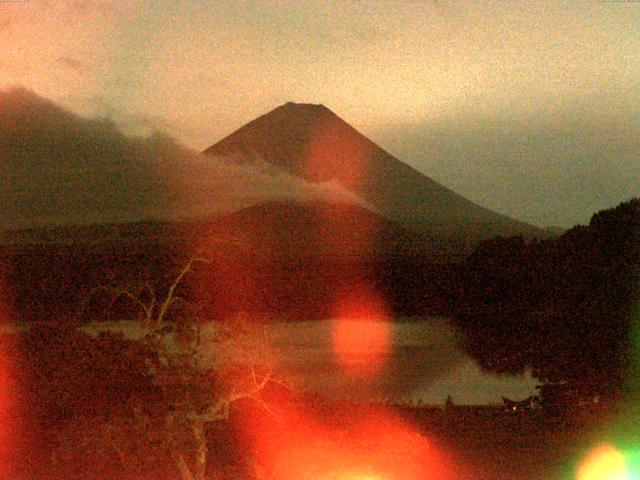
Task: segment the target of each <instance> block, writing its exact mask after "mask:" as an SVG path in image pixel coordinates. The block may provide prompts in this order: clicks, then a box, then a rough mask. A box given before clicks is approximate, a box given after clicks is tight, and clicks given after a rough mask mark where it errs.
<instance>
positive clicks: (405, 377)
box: [89, 317, 537, 404]
mask: <svg viewBox="0 0 640 480" xmlns="http://www.w3.org/2000/svg"><path fill="white" fill-rule="evenodd" d="M356 322H357V321H356ZM389 325H390V331H391V334H390V337H391V349H390V353H389V352H388V351H387V350H386V348H384V349H382V350H376V349H375V348H371V349H356V350H352V351H350V352H347V353H348V355H347V356H342V358H343V359H344V358H348V361H350V362H354V363H366V362H370V363H372V364H379V365H381V368H380V370H379V371H378V372H377V374H376V376H375V378H370V379H367V381H366V382H363V381H361V380H362V379H360V378H358V377H355V378H354V377H352V376H349V375H346V374H345V371H344V369H343V368H341V366H340V364H339V363H338V362H337V361H336V358H335V356H334V353H333V352H334V345H333V344H332V328H333V326H334V322H333V321H332V320H322V321H308V322H295V323H294V322H275V323H273V324H271V325H270V326H269V328H268V330H269V337H270V342H271V344H272V347H273V352H274V355H275V356H276V358H275V362H276V364H278V365H279V366H280V368H281V369H282V370H283V371H284V372H286V374H287V375H288V376H289V378H290V379H291V382H292V383H293V384H294V385H298V386H300V387H301V388H304V389H305V390H309V391H311V392H314V393H317V394H321V395H327V396H331V397H337V398H340V399H349V400H368V399H370V400H375V401H392V402H409V403H414V404H415V403H423V404H443V403H444V401H445V399H446V398H447V396H448V395H451V397H452V398H453V400H454V402H456V403H469V404H485V403H493V402H500V401H501V397H502V396H505V397H509V398H514V399H519V398H526V397H528V396H529V395H533V394H536V393H537V392H536V390H535V388H534V387H535V385H536V384H537V382H536V381H535V380H534V379H533V378H531V376H530V375H529V374H527V375H524V376H522V377H520V376H516V377H512V376H500V377H499V376H496V375H493V374H488V373H485V372H482V371H481V370H480V368H479V367H478V366H477V365H476V364H475V362H474V361H473V360H472V359H471V358H470V357H468V356H467V355H466V354H465V353H464V352H463V351H462V350H461V348H460V347H459V346H458V344H457V341H456V332H455V330H454V329H453V328H452V327H451V326H450V325H449V323H448V322H447V319H446V318H442V317H430V318H428V319H427V318H418V317H412V318H407V319H400V320H396V321H394V322H390V323H389ZM96 327H97V325H93V326H91V327H89V328H90V329H92V330H94V329H95V328H96ZM133 327H134V325H133V324H132V323H131V322H118V323H114V324H110V326H109V328H110V329H114V330H119V331H123V332H124V333H126V334H127V335H130V336H135V335H136V331H135V329H134V328H133ZM100 328H105V324H102V326H101V327H100ZM138 333H139V332H138ZM210 335H211V327H208V328H207V329H205V332H204V337H205V338H206V337H207V336H210ZM211 354H212V356H215V350H213V351H212V352H211Z"/></svg>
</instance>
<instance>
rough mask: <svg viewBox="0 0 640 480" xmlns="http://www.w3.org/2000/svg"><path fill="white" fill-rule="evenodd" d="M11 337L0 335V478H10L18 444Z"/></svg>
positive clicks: (3, 320) (2, 319) (3, 318)
mask: <svg viewBox="0 0 640 480" xmlns="http://www.w3.org/2000/svg"><path fill="white" fill-rule="evenodd" d="M0 309H1V310H0V324H3V325H7V324H8V318H7V317H8V315H7V308H6V307H5V305H4V304H3V292H2V290H1V288H0ZM10 341H11V336H10V335H9V334H2V333H0V478H12V477H10V475H11V473H10V472H12V471H13V467H14V465H13V463H14V461H15V456H14V454H15V453H16V452H15V445H16V443H17V442H18V432H17V429H18V425H17V419H18V417H17V414H18V408H17V405H16V401H17V398H16V390H17V385H16V382H15V378H14V372H13V368H14V362H15V359H13V361H12V359H11V356H10V352H11V351H12V350H13V349H12V348H11V345H10Z"/></svg>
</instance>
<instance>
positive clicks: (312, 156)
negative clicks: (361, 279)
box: [204, 103, 545, 245]
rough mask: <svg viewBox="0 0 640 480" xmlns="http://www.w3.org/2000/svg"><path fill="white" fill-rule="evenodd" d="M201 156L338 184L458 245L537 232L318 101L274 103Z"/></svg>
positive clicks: (390, 215) (417, 227)
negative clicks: (418, 166) (260, 164)
mask: <svg viewBox="0 0 640 480" xmlns="http://www.w3.org/2000/svg"><path fill="white" fill-rule="evenodd" d="M204 154H205V155H208V156H210V157H216V158H220V157H222V158H226V159H232V160H233V161H236V162H237V161H239V159H241V161H251V160H252V159H261V160H262V161H265V162H268V163H269V164H271V165H274V166H277V167H278V168H280V169H283V170H285V171H286V172H288V173H290V174H292V175H296V176H298V177H300V178H303V179H305V180H307V181H309V182H312V183H327V182H334V183H338V184H339V185H341V186H342V187H344V188H346V189H347V190H349V191H351V192H353V193H354V194H356V195H358V196H359V197H361V198H363V199H364V200H365V201H367V202H369V203H370V204H371V206H372V207H373V208H374V209H376V210H377V211H378V212H379V213H381V214H382V215H384V216H385V217H387V218H389V219H391V220H393V221H397V222H400V223H402V224H403V225H404V226H406V227H407V228H411V229H413V230H417V231H420V230H422V231H428V232H429V233H430V234H432V235H434V236H439V237H441V238H447V239H450V240H451V241H457V242H458V243H461V244H463V245H464V244H469V243H471V244H474V243H476V242H477V241H478V240H480V239H484V238H488V237H492V236H496V235H503V236H511V235H523V236H527V237H531V236H544V235H545V234H544V232H543V231H542V230H541V229H539V228H537V227H535V226H533V225H529V224H526V223H524V222H520V221H518V220H514V219H512V218H509V217H507V216H504V215H500V214H498V213H495V212H492V211H490V210H488V209H486V208H483V207H481V206H479V205H476V204H475V203H473V202H471V201H469V200H467V199H465V198H464V197H462V196H460V195H458V194H456V193H455V192H453V191H451V190H449V189H447V188H446V187H444V186H442V185H440V184H439V183H437V182H435V181H433V180H432V179H430V178H429V177H427V176H425V175H423V174H422V173H420V172H418V171H417V170H415V169H413V168H411V167H410V166H408V165H406V164H405V163H403V162H401V161H400V160H398V159H397V158H395V157H393V156H392V155H390V154H389V153H387V152H386V151H385V150H383V149H382V148H380V147H379V146H377V145H376V144H375V143H373V142H372V141H371V140H369V139H368V138H366V137H365V136H364V135H362V134H360V133H359V132H358V131H357V130H355V129H354V128H353V127H351V126H350V125H349V124H348V123H346V122H345V121H343V120H342V119H341V118H339V117H338V116H337V115H336V114H334V113H333V112H332V111H331V110H329V109H328V108H326V107H324V106H322V105H310V104H295V103H287V104H285V105H282V106H280V107H278V108H276V109H274V110H272V111H271V112H269V113H267V114H265V115H262V116H260V117H258V118H256V119H255V120H253V121H251V122H249V123H248V124H246V125H245V126H243V127H241V128H239V129H238V130H236V131H235V132H233V133H231V134H230V135H229V136H227V137H225V138H224V139H222V140H220V141H219V142H218V143H216V144H215V145H213V146H211V147H209V148H207V149H206V150H205V151H204ZM242 159H243V160H242Z"/></svg>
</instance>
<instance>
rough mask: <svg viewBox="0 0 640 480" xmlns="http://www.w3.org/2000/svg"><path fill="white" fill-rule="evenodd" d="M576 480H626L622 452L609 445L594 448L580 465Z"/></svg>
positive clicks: (625, 467)
mask: <svg viewBox="0 0 640 480" xmlns="http://www.w3.org/2000/svg"><path fill="white" fill-rule="evenodd" d="M577 480H628V479H627V466H626V464H625V461H624V456H623V455H622V452H620V450H618V449H617V448H615V447H613V446H611V445H601V446H599V447H597V448H595V449H594V450H592V451H591V452H590V453H589V454H588V455H587V457H586V458H585V460H584V462H583V463H582V465H580V469H579V470H578V478H577Z"/></svg>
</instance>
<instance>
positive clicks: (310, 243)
mask: <svg viewBox="0 0 640 480" xmlns="http://www.w3.org/2000/svg"><path fill="white" fill-rule="evenodd" d="M207 229H208V231H209V232H210V237H213V238H214V239H215V240H216V243H219V244H220V245H221V246H222V247H223V248H227V247H225V245H236V246H237V247H238V248H240V249H241V250H242V249H244V250H246V251H247V252H250V253H251V255H253V256H257V257H261V258H263V259H264V258H267V259H270V260H279V261H283V260H285V259H296V260H302V259H308V258H316V259H322V258H325V259H332V260H337V259H342V260H343V261H345V260H348V261H351V260H354V259H359V260H370V261H372V260H375V261H380V260H382V259H387V260H389V259H391V258H411V257H420V258H424V257H426V256H428V255H429V254H430V253H432V252H433V250H434V246H433V245H432V243H431V240H430V239H429V238H428V237H426V236H424V235H418V234H417V233H415V232H413V231H410V230H407V229H406V228H404V227H402V226H401V225H398V224H396V223H394V222H391V221H389V220H387V219H385V218H384V217H382V216H380V215H378V214H376V213H374V212H371V211H369V210H367V209H365V208H363V207H359V206H357V205H351V204H346V203H330V202H325V201H315V202H304V203H302V202H294V201H271V202H264V203H261V204H257V205H253V206H250V207H247V208H245V209H242V210H240V211H238V212H234V213H231V214H228V215H224V216H223V217H221V218H220V219H218V220H216V221H214V222H213V223H211V224H209V225H207ZM201 236H202V235H201Z"/></svg>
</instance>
